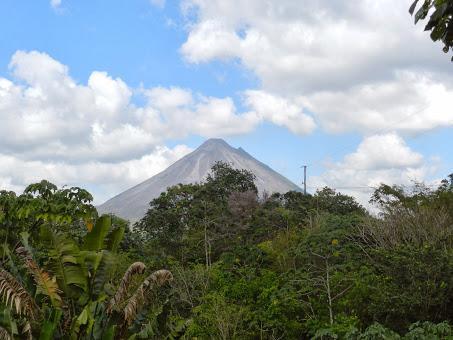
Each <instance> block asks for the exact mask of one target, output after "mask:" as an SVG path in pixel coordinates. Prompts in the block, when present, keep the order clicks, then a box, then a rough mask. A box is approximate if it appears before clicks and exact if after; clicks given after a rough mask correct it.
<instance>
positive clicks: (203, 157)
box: [98, 139, 300, 222]
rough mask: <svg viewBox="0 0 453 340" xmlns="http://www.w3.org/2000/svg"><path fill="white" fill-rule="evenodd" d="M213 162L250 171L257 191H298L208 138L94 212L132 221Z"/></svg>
mask: <svg viewBox="0 0 453 340" xmlns="http://www.w3.org/2000/svg"><path fill="white" fill-rule="evenodd" d="M216 161H224V162H227V163H229V164H230V165H231V166H232V167H234V168H236V169H246V170H249V171H251V172H252V173H253V174H254V175H255V176H256V180H255V185H256V186H257V187H258V190H259V192H260V193H263V192H268V193H270V194H271V193H274V192H280V193H285V192H287V191H291V190H300V188H299V187H298V186H297V185H295V184H294V183H293V182H291V181H289V180H288V179H287V178H285V177H283V176H282V175H280V174H279V173H277V172H275V171H274V170H272V169H271V168H270V167H268V166H267V165H266V164H263V163H261V162H260V161H258V160H256V159H255V158H253V157H252V156H250V155H249V154H248V153H247V152H245V151H244V150H243V149H242V148H238V149H235V148H233V147H231V146H230V145H229V144H227V143H226V142H225V141H224V140H222V139H209V140H207V141H206V142H204V143H203V144H202V145H201V146H200V147H199V148H198V149H196V150H195V151H193V152H191V153H190V154H188V155H186V156H184V157H183V158H181V159H180V160H178V161H177V162H175V163H173V164H172V165H170V166H169V167H168V168H167V169H165V170H164V171H162V172H161V173H159V174H157V175H155V176H153V177H151V178H150V179H147V180H146V181H144V182H142V183H140V184H138V185H136V186H134V187H132V188H130V189H128V190H126V191H124V192H122V193H121V194H119V195H117V196H115V197H113V198H111V199H109V200H108V201H107V202H105V203H104V204H102V205H100V206H99V207H98V211H99V212H100V213H113V214H115V215H117V216H120V217H122V218H125V219H128V220H129V221H131V222H135V221H137V220H139V219H140V218H142V217H143V216H144V215H145V213H146V211H147V210H148V207H149V202H150V201H151V200H153V199H154V198H156V197H158V196H159V195H160V194H161V193H162V192H164V191H166V190H167V188H168V187H170V186H173V185H176V184H179V183H182V184H188V183H199V182H202V181H203V180H204V179H205V178H206V176H207V175H208V173H209V171H210V169H211V167H212V165H213V164H214V163H215V162H216Z"/></svg>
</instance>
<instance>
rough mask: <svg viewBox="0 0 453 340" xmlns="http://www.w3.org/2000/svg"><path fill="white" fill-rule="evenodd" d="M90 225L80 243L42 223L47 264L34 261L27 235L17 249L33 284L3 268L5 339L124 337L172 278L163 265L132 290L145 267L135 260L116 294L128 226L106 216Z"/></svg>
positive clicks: (0, 325) (1, 334)
mask: <svg viewBox="0 0 453 340" xmlns="http://www.w3.org/2000/svg"><path fill="white" fill-rule="evenodd" d="M87 229H88V232H87V233H86V236H85V238H84V240H83V242H82V244H81V246H79V245H78V244H77V243H76V242H75V241H73V240H71V239H69V238H68V237H67V236H65V235H63V234H58V233H56V232H55V230H54V228H51V227H49V226H46V225H43V226H41V230H40V238H41V241H42V245H43V246H44V249H42V250H41V252H43V253H44V254H45V255H46V256H45V259H44V261H43V262H44V267H41V266H40V265H39V264H38V262H37V261H35V260H34V257H33V253H34V250H33V249H32V248H31V247H30V245H29V244H28V238H27V235H22V236H23V237H22V246H21V247H19V248H17V249H16V252H15V253H16V254H17V257H18V258H19V259H20V260H21V262H22V264H23V268H25V270H26V272H27V274H28V276H27V278H28V279H29V280H31V282H32V284H28V285H27V284H26V282H25V281H24V280H23V279H21V278H19V277H18V275H13V274H11V273H10V272H8V271H7V270H5V269H3V268H0V299H1V301H2V302H3V309H0V311H3V317H2V314H1V313H0V340H1V339H14V338H27V339H32V337H33V336H34V335H35V336H39V339H43V340H46V339H60V338H63V337H69V338H71V339H123V338H125V337H126V336H127V335H128V331H129V327H130V326H131V324H132V323H133V322H134V320H135V319H136V317H137V315H138V314H139V313H140V311H141V310H142V308H143V307H144V306H146V304H148V303H149V302H150V295H151V294H150V292H151V291H152V290H153V289H154V288H156V287H160V286H162V285H164V284H165V283H167V282H169V281H171V280H172V278H173V277H172V274H171V272H169V271H167V270H158V271H155V272H153V273H152V274H150V275H149V276H147V277H146V278H145V280H143V282H142V283H141V285H140V286H139V287H138V288H137V289H136V290H134V291H132V292H131V291H130V290H131V289H130V286H131V282H132V278H133V277H134V276H136V275H142V274H144V273H145V270H146V266H145V265H144V264H143V263H141V262H136V263H133V264H132V265H131V266H130V267H129V269H128V270H127V271H126V272H125V273H124V275H123V278H122V280H121V281H120V283H119V285H118V287H117V289H116V291H115V293H114V294H111V293H109V289H108V287H110V285H111V281H112V273H114V272H115V270H116V263H117V262H116V252H117V249H118V247H119V244H120V242H121V240H122V237H123V235H124V227H119V228H115V229H113V230H112V221H111V217H110V216H107V215H104V216H102V217H100V218H99V219H98V220H97V221H96V223H95V224H94V225H93V226H92V227H90V228H87ZM11 261H12V259H11ZM18 329H20V331H19V330H18Z"/></svg>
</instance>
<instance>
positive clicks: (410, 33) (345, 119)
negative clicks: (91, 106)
mask: <svg viewBox="0 0 453 340" xmlns="http://www.w3.org/2000/svg"><path fill="white" fill-rule="evenodd" d="M411 2H412V1H411V0H404V1H397V2H395V1H392V0H382V1H374V0H363V1H359V2H350V1H339V0H338V1H337V0H321V1H293V0H280V1H261V0H250V1H240V0H231V1H222V0H184V1H183V5H182V8H183V11H184V13H185V14H186V17H187V20H188V21H189V25H188V26H187V27H188V35H187V39H186V41H185V42H184V43H183V44H182V46H181V53H182V55H183V56H184V57H185V58H186V60H187V61H189V62H191V63H204V62H209V61H212V60H216V59H220V60H239V62H240V63H241V64H242V65H243V66H244V67H245V68H247V69H249V70H251V71H252V72H253V73H254V74H255V75H256V76H257V77H258V79H259V80H260V81H261V85H260V88H259V89H258V92H256V91H249V92H248V93H246V94H245V95H246V96H247V95H248V96H251V97H252V98H251V99H249V101H250V102H252V103H253V104H254V105H256V104H255V103H256V101H255V100H253V97H254V98H259V100H262V101H266V98H265V96H264V95H263V94H264V93H265V94H266V95H267V96H269V98H271V97H272V96H273V97H284V98H285V100H286V101H288V102H290V103H292V104H293V105H295V106H296V107H297V110H299V111H303V109H305V112H307V110H308V111H309V112H311V113H312V115H313V117H314V119H315V121H316V122H319V123H320V125H321V127H323V128H324V129H325V130H326V131H327V132H329V133H331V132H333V133H341V132H349V131H358V132H359V133H363V134H366V135H368V134H372V133H378V132H381V131H388V130H389V128H390V127H393V129H394V130H396V131H399V132H403V133H420V132H424V131H427V130H432V129H435V128H438V127H445V126H453V112H452V111H451V110H448V107H449V105H448V99H449V98H451V97H452V94H453V76H452V75H451V72H450V70H449V68H450V65H449V63H448V59H447V58H446V57H445V55H443V53H441V51H440V46H439V48H437V46H436V45H435V44H433V43H432V42H431V41H430V39H429V37H428V36H427V34H426V32H423V27H421V26H414V24H413V20H412V18H411V17H410V16H409V14H408V8H409V6H410V4H411ZM261 106H264V105H261ZM301 108H303V109H301ZM282 111H284V109H283V110H282ZM286 112H288V111H286ZM291 112H294V110H291ZM267 116H269V115H267ZM270 116H271V120H272V121H273V122H274V123H276V124H279V125H285V126H286V125H290V126H293V129H296V130H297V131H305V130H309V129H310V123H309V119H307V116H304V115H300V114H294V113H293V114H291V115H290V116H288V114H284V113H282V112H281V111H276V112H275V113H273V114H271V115H270ZM290 117H292V118H291V119H290ZM296 117H297V118H296ZM289 120H291V123H290V124H287V123H288V121H289ZM299 120H301V121H302V123H301V125H302V127H299V128H296V127H295V126H297V123H296V121H299ZM295 123H296V124H295Z"/></svg>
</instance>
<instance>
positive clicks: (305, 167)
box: [302, 165, 307, 195]
mask: <svg viewBox="0 0 453 340" xmlns="http://www.w3.org/2000/svg"><path fill="white" fill-rule="evenodd" d="M302 168H304V195H306V194H307V165H302Z"/></svg>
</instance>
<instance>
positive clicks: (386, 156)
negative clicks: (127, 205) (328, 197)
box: [309, 133, 437, 207]
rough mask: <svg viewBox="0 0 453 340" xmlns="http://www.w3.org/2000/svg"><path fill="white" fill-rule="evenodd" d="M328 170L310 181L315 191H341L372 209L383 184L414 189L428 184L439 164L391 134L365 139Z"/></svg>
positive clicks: (329, 165) (327, 166)
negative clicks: (418, 184) (417, 184)
mask: <svg viewBox="0 0 453 340" xmlns="http://www.w3.org/2000/svg"><path fill="white" fill-rule="evenodd" d="M326 168H327V170H326V171H325V172H324V173H323V174H322V175H320V176H312V177H311V178H309V183H310V185H311V187H312V188H314V189H315V188H322V187H323V186H329V187H332V188H338V190H339V191H341V192H344V193H346V194H349V195H352V196H355V197H356V198H357V199H358V200H359V202H360V203H362V204H364V205H365V206H367V207H369V204H368V201H369V199H370V195H371V193H372V192H373V191H374V189H375V188H377V187H379V185H380V184H381V183H385V184H390V185H392V184H398V185H409V186H410V185H413V183H414V182H421V181H424V180H426V179H427V177H428V176H429V175H432V174H433V173H434V172H435V170H436V168H437V162H436V161H433V160H431V162H427V161H426V160H425V159H424V157H423V156H422V155H421V154H420V153H417V152H415V151H413V150H411V149H410V147H409V146H408V145H407V144H406V142H405V141H404V140H403V139H402V138H401V137H400V136H398V135H397V134H395V133H387V134H380V135H373V136H369V137H366V138H364V140H363V141H362V142H361V143H360V145H359V146H358V147H357V150H356V151H354V152H352V153H350V154H348V155H346V156H345V157H344V158H343V160H342V161H340V162H336V163H333V164H326Z"/></svg>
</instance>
